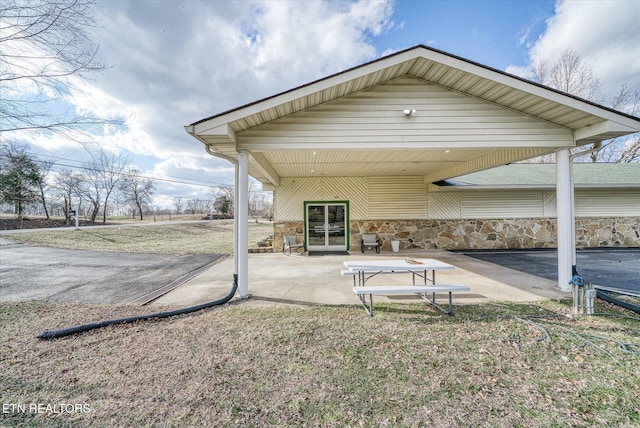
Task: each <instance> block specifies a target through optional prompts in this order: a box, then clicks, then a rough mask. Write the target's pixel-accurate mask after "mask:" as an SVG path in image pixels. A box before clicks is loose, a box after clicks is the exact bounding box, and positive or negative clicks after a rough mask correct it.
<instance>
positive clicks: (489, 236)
mask: <svg viewBox="0 0 640 428" xmlns="http://www.w3.org/2000/svg"><path fill="white" fill-rule="evenodd" d="M350 232H351V237H350V250H351V251H356V250H359V249H360V236H361V234H363V233H377V234H378V237H379V238H381V239H382V243H383V245H382V249H383V250H389V251H390V250H391V244H390V241H392V240H397V241H400V249H401V250H402V249H441V250H461V249H505V248H557V241H556V219H555V218H525V219H522V218H519V219H500V220H485V219H483V220H479V219H476V220H474V219H468V220H379V221H373V220H366V221H352V222H351V228H350ZM285 235H296V236H298V242H303V241H304V222H281V223H274V246H275V249H276V251H277V250H279V249H281V248H282V237H283V236H285ZM576 246H577V247H578V248H587V247H592V248H593V247H640V217H623V218H601V217H580V218H577V219H576Z"/></svg>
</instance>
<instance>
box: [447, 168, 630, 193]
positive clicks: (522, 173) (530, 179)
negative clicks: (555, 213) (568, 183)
mask: <svg viewBox="0 0 640 428" xmlns="http://www.w3.org/2000/svg"><path fill="white" fill-rule="evenodd" d="M573 181H574V184H575V185H576V186H579V187H618V186H620V187H636V186H638V187H640V163H574V165H573ZM448 182H449V183H448V184H449V185H453V186H469V187H473V186H490V187H503V186H504V187H513V186H534V187H536V186H541V187H548V186H555V183H556V165H555V164H548V163H546V164H533V163H514V164H510V165H504V166H499V167H496V168H492V169H487V170H485V171H479V172H474V173H471V174H467V175H461V176H459V177H456V178H454V179H452V180H448Z"/></svg>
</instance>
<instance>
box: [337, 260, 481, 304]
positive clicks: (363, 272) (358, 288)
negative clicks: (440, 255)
mask: <svg viewBox="0 0 640 428" xmlns="http://www.w3.org/2000/svg"><path fill="white" fill-rule="evenodd" d="M344 266H345V267H346V268H347V270H343V271H342V275H345V276H347V275H351V276H353V277H354V286H353V292H354V294H355V295H356V296H357V297H358V299H359V300H360V303H361V305H362V306H363V307H364V309H365V310H366V311H367V313H368V314H369V316H373V295H374V294H381V295H391V294H417V295H419V296H421V297H422V298H424V299H425V300H427V301H428V302H429V303H431V304H432V305H434V306H435V307H437V308H438V309H440V310H442V311H443V312H445V313H447V314H449V315H451V314H452V313H453V309H452V296H451V294H452V293H453V292H459V291H469V287H468V286H467V285H460V284H439V283H436V271H437V270H452V269H454V266H453V265H450V264H448V263H445V262H442V261H440V260H436V259H406V258H405V259H401V258H397V259H390V260H356V261H345V262H344ZM396 273H411V274H412V279H413V281H412V284H411V285H406V286H402V285H367V284H366V283H367V280H369V279H371V278H373V277H375V276H377V275H380V274H396ZM429 273H430V274H431V275H430V277H429ZM416 276H418V277H420V278H422V279H423V281H422V284H421V285H417V284H416ZM356 277H357V281H356ZM443 292H446V293H449V309H448V311H447V310H445V309H444V308H443V307H442V306H440V305H438V304H437V303H436V293H443ZM428 293H431V299H429V298H428V297H427V294H428ZM367 295H368V296H369V304H368V305H367V302H366V296H367Z"/></svg>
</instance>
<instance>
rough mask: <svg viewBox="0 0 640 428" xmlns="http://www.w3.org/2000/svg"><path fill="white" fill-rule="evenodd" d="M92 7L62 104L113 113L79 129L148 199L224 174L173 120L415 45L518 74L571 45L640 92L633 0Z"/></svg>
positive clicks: (195, 193) (183, 193) (112, 2)
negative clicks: (78, 67) (89, 68)
mask: <svg viewBox="0 0 640 428" xmlns="http://www.w3.org/2000/svg"><path fill="white" fill-rule="evenodd" d="M95 15H96V17H97V18H98V20H99V21H100V23H101V28H100V29H97V30H96V31H95V32H94V38H95V40H96V41H97V42H98V43H99V44H100V46H101V50H100V54H101V57H102V59H103V61H105V62H106V63H108V64H111V65H112V68H110V69H109V70H106V71H105V72H104V73H102V74H101V75H100V76H96V78H95V80H93V81H90V82H78V81H70V82H69V83H70V89H69V95H68V97H66V102H67V103H68V105H69V108H72V109H75V110H76V111H78V112H90V113H92V114H96V115H103V116H118V117H120V118H122V119H123V120H124V121H125V126H124V127H120V128H111V127H105V128H104V129H102V130H100V132H98V133H96V134H94V135H93V136H91V137H87V136H78V138H79V139H80V140H81V141H83V142H84V145H85V146H93V145H97V144H99V145H101V146H102V147H103V148H105V149H107V150H112V151H115V152H119V153H122V154H124V155H126V156H128V157H129V159H130V161H131V163H132V165H135V166H137V167H138V168H140V169H141V170H142V171H144V173H145V174H146V175H148V176H151V177H154V178H156V179H158V181H157V184H158V188H157V197H156V201H155V202H156V204H157V205H158V206H167V207H169V206H171V205H172V204H171V201H172V198H173V197H176V196H180V197H183V198H184V199H191V198H206V197H209V196H208V192H209V188H207V187H206V186H203V185H202V183H203V182H206V183H208V184H211V185H216V184H232V183H233V168H232V167H231V165H230V164H229V163H227V162H226V161H223V160H220V159H216V158H213V157H211V156H208V155H206V154H205V151H204V148H203V147H202V145H201V144H200V143H199V142H198V141H196V140H195V139H193V138H192V137H190V136H188V135H187V134H186V132H185V131H184V129H183V125H187V124H190V123H192V122H195V121H197V120H199V119H202V118H204V117H208V116H211V115H214V114H217V113H220V112H222V111H225V110H227V109H230V108H234V107H237V106H240V105H243V104H246V103H248V102H252V101H255V100H258V99H261V98H264V97H267V96H270V95H273V94H275V93H279V92H282V91H284V90H287V89H290V88H293V87H295V86H298V85H301V84H304V83H307V82H310V81H313V80H316V79H319V78H321V77H324V76H326V75H329V74H333V73H336V72H339V71H342V70H344V69H346V68H349V67H353V66H355V65H358V64H362V63H364V62H367V61H371V60H374V59H376V58H379V57H381V56H384V55H386V54H389V53H392V52H395V51H398V50H402V49H405V48H408V47H411V46H414V45H417V44H425V45H429V46H432V47H434V48H437V49H440V50H444V51H446V52H449V53H451V54H454V55H458V56H461V57H464V58H467V59H470V60H473V61H477V62H479V63H482V64H485V65H487V66H490V67H494V68H497V69H500V70H504V71H508V72H512V73H516V74H519V75H522V76H526V73H527V66H528V65H529V64H530V63H531V61H533V60H535V59H536V58H540V57H541V56H542V57H545V58H550V59H552V58H554V57H556V56H558V54H559V53H560V52H561V51H562V50H564V49H566V48H572V49H574V50H576V51H577V52H578V53H580V55H581V56H582V58H583V60H584V61H585V62H587V63H588V64H589V65H590V66H592V68H593V70H594V73H595V75H596V77H598V78H599V79H600V80H602V81H603V83H604V84H605V89H606V91H607V98H611V97H612V96H613V92H615V91H616V90H617V89H618V88H619V87H620V85H622V84H626V85H628V86H629V87H630V88H632V89H635V90H640V25H639V24H638V23H639V22H640V2H638V1H634V0H607V1H598V0H582V1H576V0H557V1H536V0H529V1H511V0H500V1H481V0H478V1H473V0H466V1H444V0H440V1H406V0H404V1H403V0H401V1H391V0H390V1H384V0H374V1H366V0H359V1H320V0H306V1H284V0H278V1H259V0H244V1H206V0H189V1H173V0H162V1H147V0H135V1H134V0H129V1H125V0H97V3H96V7H95ZM11 137H14V138H18V139H22V140H24V141H28V142H30V143H31V144H32V145H33V147H34V151H35V152H37V153H40V154H42V155H44V156H57V157H61V158H64V159H65V163H66V164H74V161H82V160H84V159H85V158H86V155H85V152H84V149H83V148H82V146H81V145H80V144H78V143H77V142H76V141H74V140H73V139H65V138H63V137H60V136H57V135H48V134H33V133H17V134H15V135H12V136H11ZM164 179H166V180H171V181H164ZM195 180H197V181H195ZM176 181H177V182H176ZM180 182H181V183H180ZM187 183H192V184H191V185H189V184H187Z"/></svg>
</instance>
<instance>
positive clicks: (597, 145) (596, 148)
mask: <svg viewBox="0 0 640 428" xmlns="http://www.w3.org/2000/svg"><path fill="white" fill-rule="evenodd" d="M607 146H608V144H605V145H602V142H599V143H593V147H592V148H590V149H588V150H584V151H582V152H579V153H574V154H572V155H570V156H569V170H570V172H571V177H572V179H571V180H572V181H573V161H574V160H575V159H577V158H579V157H581V156H585V155H589V154H591V153H596V152H599V151H600V150H602V149H604V148H605V147H607ZM571 218H572V219H573V222H574V227H572V228H571V235H572V240H571V242H573V250H572V257H571V275H573V276H575V275H578V270H577V265H578V259H577V255H576V245H575V242H576V228H575V219H576V198H575V187H574V185H573V184H572V185H571Z"/></svg>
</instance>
